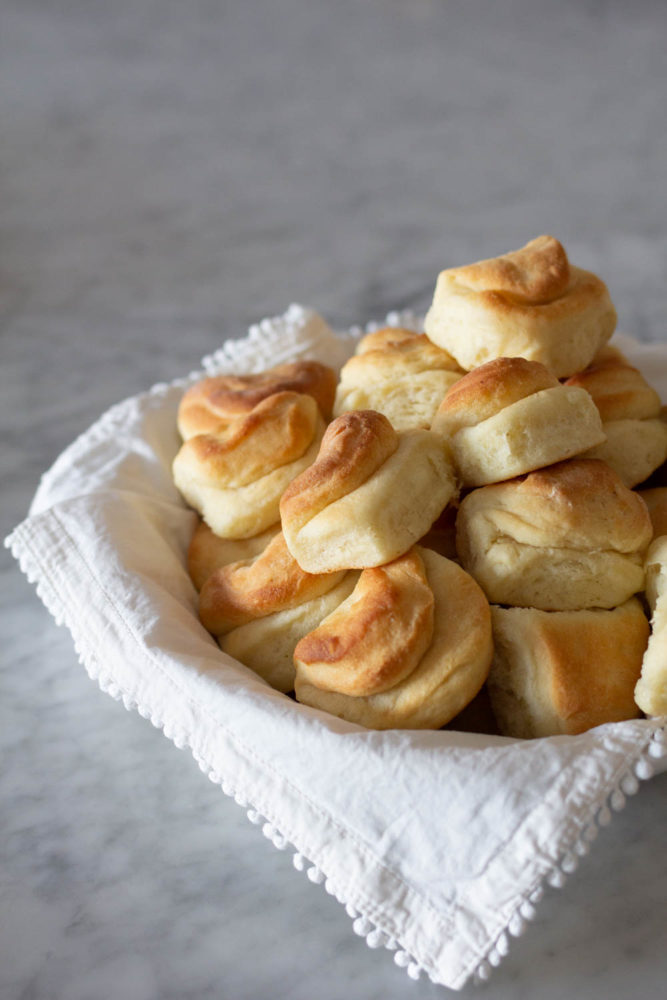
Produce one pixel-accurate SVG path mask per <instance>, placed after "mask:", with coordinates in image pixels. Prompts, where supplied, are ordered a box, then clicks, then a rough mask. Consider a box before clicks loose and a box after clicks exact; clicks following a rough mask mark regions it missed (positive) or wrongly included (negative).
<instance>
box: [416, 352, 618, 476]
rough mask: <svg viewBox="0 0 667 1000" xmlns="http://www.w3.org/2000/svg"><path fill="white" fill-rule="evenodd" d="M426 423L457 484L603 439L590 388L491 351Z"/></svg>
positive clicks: (527, 468)
mask: <svg viewBox="0 0 667 1000" xmlns="http://www.w3.org/2000/svg"><path fill="white" fill-rule="evenodd" d="M431 429H432V431H433V432H434V433H435V434H437V435H438V436H439V437H442V438H443V440H444V441H446V442H447V443H448V445H449V447H450V448H451V452H452V456H453V459H454V465H455V467H456V471H457V474H458V477H459V480H460V482H461V483H462V485H464V486H483V485H486V484H488V483H497V482H501V481H502V480H504V479H511V478H513V477H514V476H519V475H521V474H522V473H524V472H531V471H532V470H533V469H539V468H542V467H543V466H545V465H552V464H553V463H555V462H559V461H561V460H562V459H565V458H571V457H572V456H573V455H578V454H579V453H580V452H583V451H586V450H587V449H589V448H591V447H592V446H593V445H597V444H600V443H601V442H603V441H604V440H605V436H604V432H603V430H602V422H601V420H600V415H599V413H598V411H597V409H596V407H595V404H594V403H593V401H592V399H591V397H590V395H589V394H588V393H587V392H586V391H585V389H582V388H579V387H577V386H563V385H561V383H560V382H559V381H558V379H557V378H556V376H555V375H552V373H551V372H549V371H547V369H546V368H545V367H544V365H541V364H539V363H538V362H537V361H526V360H525V359H524V358H496V359H495V360H494V361H489V362H487V363H486V364H485V365H481V366H480V367H479V368H475V369H474V371H471V372H469V373H468V374H467V375H464V377H463V378H462V379H460V380H459V381H458V382H457V383H456V384H455V385H453V386H452V387H451V389H449V391H448V392H447V395H446V396H445V398H444V399H443V401H442V402H441V404H440V406H439V408H438V411H437V413H436V415H435V418H434V420H433V424H432V427H431Z"/></svg>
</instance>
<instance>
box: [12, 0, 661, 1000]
mask: <svg viewBox="0 0 667 1000" xmlns="http://www.w3.org/2000/svg"><path fill="white" fill-rule="evenodd" d="M666 29H667V8H666V7H665V5H663V4H661V3H659V2H657V0H655V2H651V0H645V2H642V3H640V4H638V5H633V6H632V7H629V6H627V5H621V4H618V3H615V2H601V3H587V4H580V3H574V2H572V0H566V2H565V3H563V4H558V5H556V4H549V3H547V2H546V0H538V2H536V3H529V2H528V0H500V2H499V3H497V4H494V5H490V4H485V3H483V2H482V0H470V2H468V3H466V4H453V3H441V2H437V0H412V2H411V3H409V4H400V3H398V2H396V0H369V2H367V3H365V4H363V5H359V4H354V3H352V2H351V0H342V2H340V3H336V4H326V5H325V4H313V3H306V2H305V0H285V2H282V3H280V4H273V5H271V4H263V3H258V4H247V3H241V2H240V0H232V2H230V3H226V4H211V3H208V2H206V0H194V2H193V3H190V4H186V5H183V4H180V5H179V4H172V3H169V2H167V3H165V2H163V0H138V2H134V0H133V2H130V0H117V2H114V3H113V4H106V5H100V4H97V5H85V4H81V3H78V2H76V0H63V2H62V3H59V4H49V3H46V2H44V0H37V2H35V3H31V4H26V3H23V2H20V0H8V2H7V3H5V4H4V5H3V28H2V32H1V33H0V105H1V107H2V121H3V125H2V135H3V141H2V145H1V147H0V162H1V165H2V174H1V176H2V187H3V194H2V198H0V230H1V233H2V246H3V251H2V257H1V259H0V331H1V334H0V336H1V340H0V350H1V352H2V365H1V368H0V373H1V374H0V377H1V378H2V392H1V394H0V406H1V407H2V427H3V436H4V445H5V446H4V448H3V450H2V452H1V453H0V462H1V471H2V483H3V504H2V509H1V511H0V519H1V520H2V525H1V528H2V533H3V535H4V534H6V533H7V531H9V529H10V528H11V527H12V526H13V525H14V524H15V523H17V522H18V521H19V520H20V519H21V518H22V517H23V516H24V515H25V513H26V511H27V508H28V505H29V502H30V497H31V495H32V493H33V492H34V489H35V487H36V485H37V482H38V480H39V476H40V473H41V472H42V471H43V470H44V469H45V468H46V467H47V466H48V465H49V464H50V463H51V462H52V461H53V459H54V458H55V457H56V455H57V454H58V453H59V452H60V450H61V449H62V448H63V447H65V446H66V445H67V444H68V443H69V442H70V441H71V440H72V439H73V438H74V437H75V436H76V435H77V434H78V433H80V432H81V431H83V430H84V429H85V428H86V427H87V426H88V425H89V424H90V423H91V422H92V421H93V420H94V419H95V418H96V417H97V416H98V415H99V414H100V413H101V412H102V411H103V410H104V409H105V408H106V407H108V406H109V405H111V404H112V403H114V402H116V401H117V400H119V399H121V398H123V397H125V396H128V395H131V394H133V393H135V392H138V391H140V390H142V389H145V388H147V387H148V386H150V385H151V384H153V383H154V382H157V381H160V380H164V379H171V378H174V377H176V376H179V375H182V374H186V373H187V372H189V371H190V370H191V369H192V368H195V367H197V366H198V363H199V359H200V357H201V356H202V355H204V354H208V353H210V352H211V351H212V350H214V349H215V348H216V347H217V346H218V345H219V344H220V343H221V342H222V340H223V339H224V338H226V337H235V336H239V335H241V334H243V333H244V332H245V329H246V327H247V325H248V324H249V323H250V322H253V321H255V320H257V319H258V318H260V317H262V316H264V315H270V314H274V313H278V312H282V311H283V310H284V309H285V307H286V306H287V305H288V303H289V302H291V301H294V300H296V301H302V302H305V303H308V304H311V305H313V306H314V307H316V308H317V309H319V310H320V311H321V312H322V313H323V314H324V315H325V317H326V318H328V319H329V320H330V321H331V322H333V323H335V324H338V325H348V324H350V323H355V322H365V321H366V320H368V319H371V318H374V317H382V316H383V315H384V313H386V312H387V311H388V310H389V309H393V308H396V307H403V306H406V307H412V308H415V309H418V310H421V309H424V308H425V307H427V305H428V301H429V296H430V294H431V291H432V288H433V284H434V280H435V276H436V274H437V272H438V270H439V269H441V268H442V267H444V266H450V265H453V264H457V263H462V262H465V261H468V260H472V259H476V258H479V257H481V256H488V255H491V254H495V253H497V252H501V251H503V250H507V249H510V248H513V247H515V246H518V245H520V244H521V243H523V242H525V240H527V239H529V238H531V237H532V236H534V235H536V234H537V233H539V232H544V231H546V232H553V233H554V235H557V236H559V237H560V238H561V239H562V240H563V242H564V243H565V245H566V246H567V248H568V250H569V251H570V254H571V257H572V258H573V260H574V261H575V262H576V263H578V264H580V265H581V266H584V267H588V268H590V269H592V270H595V271H597V272H598V273H599V274H601V276H602V277H603V278H604V279H605V280H606V281H607V283H608V284H609V287H610V290H611V293H612V297H613V299H614V301H615V303H616V305H617V307H618V311H619V317H620V326H621V328H622V329H624V330H626V331H627V332H628V333H631V334H633V335H634V336H636V337H638V338H639V339H642V340H653V341H664V340H665V339H666V336H667V335H666V332H665V325H664V316H665V286H666V281H665V278H666V277H667V275H666V274H665V260H667V252H666V251H667V226H666V222H667V219H666V214H667V201H666V200H665V197H664V166H665V154H666V153H667V148H666V139H665V137H666V136H667V101H665V72H664V65H665V64H664V51H665V42H666V41H667V32H666ZM0 558H1V564H0V574H1V581H2V587H1V589H0V603H1V607H2V616H3V628H2V637H3V642H2V654H1V655H0V662H1V670H0V683H1V685H2V692H1V695H0V706H1V707H0V713H1V724H0V748H1V755H2V767H1V768H0V801H1V803H2V805H1V807H0V842H1V843H2V861H1V866H0V996H2V998H3V1000H4V998H5V997H6V998H7V1000H18V998H25V1000H47V998H48V1000H100V998H102V1000H121V998H122V1000H153V998H160V1000H208V998H221V1000H223V998H224V1000H259V998H263V997H267V996H278V997H289V998H291V1000H312V998H313V997H317V998H318V1000H334V998H339V997H341V996H350V997H355V998H356V997H358V998H364V1000H375V998H378V1000H379V998H383V1000H393V998H396V1000H397V998H399V997H401V998H402V997H405V996H408V995H411V996H414V997H415V998H427V997H436V996H443V995H444V994H443V991H442V989H440V988H438V987H435V986H432V985H431V984H430V983H428V982H427V981H426V980H423V979H422V980H421V981H420V982H419V983H415V984H413V983H411V982H410V981H409V980H408V979H407V978H406V976H405V973H404V972H403V971H402V970H400V969H398V968H397V967H396V966H395V965H394V964H393V962H392V961H391V956H390V955H389V953H387V952H384V951H371V950H370V949H368V948H367V947H366V945H365V943H364V941H363V939H360V938H357V937H355V935H354V934H353V932H352V926H351V922H350V920H349V918H348V917H347V915H346V914H345V912H344V910H343V909H342V908H341V907H340V906H339V905H338V904H337V903H336V902H335V901H334V900H333V899H332V898H330V897H329V896H327V895H326V893H325V892H324V891H323V889H322V888H319V887H316V886H313V885H312V884H311V883H310V882H309V881H308V879H307V878H306V877H305V876H304V875H301V874H297V873H295V871H294V869H293V866H292V864H291V856H290V854H289V853H288V852H285V853H279V852H278V851H276V850H275V849H274V848H273V846H272V845H271V844H270V843H269V842H268V841H267V840H265V839H264V838H263V837H262V836H261V833H260V832H259V831H258V829H257V828H256V827H253V826H251V825H250V824H249V823H248V820H247V818H246V815H245V813H244V811H243V810H241V809H239V808H238V806H236V805H235V804H234V803H233V802H232V801H230V800H229V799H226V798H225V797H224V796H223V795H222V794H221V792H220V791H219V789H217V788H216V787H214V786H213V785H212V784H211V783H210V782H208V781H206V780H205V779H204V778H203V776H202V774H201V772H200V771H199V769H198V768H197V766H196V765H195V763H194V762H193V761H192V759H191V758H190V757H189V756H188V755H187V754H186V753H178V752H177V751H176V750H175V749H174V748H173V747H172V746H171V745H170V744H169V743H168V742H167V741H166V740H165V739H164V738H163V737H162V736H161V735H160V734H159V733H157V732H156V731H155V730H154V729H153V728H152V727H151V726H150V725H149V724H147V723H146V722H145V720H143V719H141V718H140V717H139V716H138V715H136V714H128V713H126V712H125V711H123V709H122V707H121V706H120V705H119V704H117V703H116V702H114V701H112V700H111V699H109V698H108V697H106V696H104V695H102V694H101V693H100V692H99V690H98V689H97V687H96V686H95V685H93V684H91V682H90V681H89V680H88V678H87V677H86V675H85V673H84V671H83V670H82V668H81V667H80V665H79V664H78V663H77V660H76V656H75V654H74V651H73V648H72V644H71V640H70V638H69V635H68V634H67V633H66V632H65V631H64V630H63V629H57V628H56V626H55V625H54V624H53V622H52V621H51V619H50V618H49V616H48V615H47V613H46V612H45V611H44V609H43V608H42V607H41V605H40V604H39V602H38V600H37V598H36V597H35V595H34V593H33V592H32V588H31V587H30V586H29V585H28V583H27V582H26V581H25V579H23V577H22V576H21V575H20V574H19V572H18V570H17V568H16V566H15V565H14V564H13V562H12V561H11V559H10V557H9V555H8V554H7V553H5V552H3V553H2V556H1V557H0ZM666 793H667V775H662V776H660V777H657V778H655V779H653V780H652V781H650V782H648V783H645V784H643V786H642V789H641V791H640V793H639V795H638V796H637V797H636V798H635V799H633V800H632V801H631V802H630V803H629V805H628V807H627V809H626V810H625V811H624V812H622V813H620V814H619V815H617V816H615V817H614V821H613V824H612V826H611V827H610V828H609V829H607V830H603V831H602V832H601V833H600V836H599V838H598V841H597V843H596V844H595V847H594V849H593V852H592V854H591V856H590V857H588V858H587V859H586V860H585V861H583V862H582V864H581V867H580V869H579V871H578V872H577V874H576V875H575V876H574V877H573V878H572V879H571V880H570V882H569V883H568V884H567V885H566V887H565V888H564V889H563V890H561V891H558V892H556V891H549V892H548V893H547V896H546V898H545V900H544V901H543V902H542V903H541V904H540V907H539V910H538V915H537V919H536V921H535V922H534V924H532V925H531V926H530V927H529V929H528V931H527V933H526V934H525V935H524V936H523V937H522V938H520V939H518V940H516V941H514V942H513V944H512V950H511V953H510V956H509V957H508V959H507V960H506V962H505V963H504V965H503V966H502V967H501V968H500V969H499V970H498V971H497V972H495V973H494V976H493V978H492V980H491V981H490V983H489V984H488V985H486V986H484V987H482V988H481V989H478V988H473V987H469V988H467V989H465V990H464V991H463V992H462V994H461V995H462V996H464V997H472V996H476V995H480V996H488V997H491V998H493V1000H510V998H512V1000H524V998H525V1000H561V998H563V997H572V996H580V995H586V996H587V997H589V998H590V1000H602V998H605V1000H625V998H627V997H628V996H631V995H635V994H637V993H641V994H642V995H646V996H656V997H657V996H660V995H662V993H663V992H664V981H665V974H666V972H667V960H666V959H665V948H664V933H665V922H664V908H665V897H666V894H667V870H666V867H665V860H664V859H665V851H664V841H665V832H664V831H665V828H666V820H667V795H666Z"/></svg>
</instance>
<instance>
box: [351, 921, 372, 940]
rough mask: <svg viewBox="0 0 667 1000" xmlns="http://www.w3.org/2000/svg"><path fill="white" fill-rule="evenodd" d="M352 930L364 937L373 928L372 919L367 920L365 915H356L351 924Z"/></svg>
mask: <svg viewBox="0 0 667 1000" xmlns="http://www.w3.org/2000/svg"><path fill="white" fill-rule="evenodd" d="M352 930H353V931H354V933H355V934H358V935H359V937H366V935H367V934H370V932H371V931H373V930H375V927H374V926H373V922H372V920H368V919H367V917H357V919H356V920H355V921H354V922H353V924H352Z"/></svg>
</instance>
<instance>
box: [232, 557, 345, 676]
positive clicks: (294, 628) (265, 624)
mask: <svg viewBox="0 0 667 1000" xmlns="http://www.w3.org/2000/svg"><path fill="white" fill-rule="evenodd" d="M336 575H337V574H336ZM358 578H359V573H358V572H354V571H353V572H350V573H345V574H344V575H343V578H342V579H341V580H340V581H339V583H337V584H336V585H335V586H334V587H332V589H331V590H328V591H327V592H326V593H324V594H321V595H320V596H319V597H313V598H311V599H310V600H308V601H304V603H303V604H297V605H295V606H294V607H291V608H287V609H285V610H284V611H276V612H274V613H273V614H269V615H264V617H262V618H255V619H254V620H253V621H250V622H248V623H247V624H246V625H240V626H239V627H238V628H235V629H232V631H231V632H227V633H226V635H222V636H220V638H219V639H218V643H219V645H220V648H221V649H222V650H223V652H225V653H228V654H229V656H233V657H234V659H235V660H238V661H239V662H240V663H243V664H245V666H246V667H249V668H250V669H251V670H254V672H255V673H256V674H259V676H260V677H263V678H264V680H265V681H266V682H267V683H268V684H270V685H271V687H273V688H275V689H276V690H277V691H282V692H283V693H286V692H288V691H292V690H293V688H294V660H293V657H294V649H295V647H296V644H297V643H298V641H299V640H300V639H302V638H303V636H305V635H307V634H308V633H309V632H312V631H313V629H315V628H317V626H318V625H319V624H320V622H321V621H322V620H323V619H324V618H326V617H327V615H329V614H331V612H332V611H334V610H335V609H336V608H337V607H338V605H339V604H340V603H341V602H342V601H344V600H345V598H346V597H348V596H349V595H350V594H351V592H352V590H353V589H354V586H355V584H356V582H357V580H358Z"/></svg>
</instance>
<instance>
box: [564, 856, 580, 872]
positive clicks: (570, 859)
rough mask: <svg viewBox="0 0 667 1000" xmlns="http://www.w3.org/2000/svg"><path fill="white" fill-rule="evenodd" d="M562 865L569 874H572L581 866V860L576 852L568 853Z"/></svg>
mask: <svg viewBox="0 0 667 1000" xmlns="http://www.w3.org/2000/svg"><path fill="white" fill-rule="evenodd" d="M560 866H561V868H562V870H563V871H564V872H565V873H566V874H567V875H571V874H572V872H574V871H576V870H577V868H578V867H579V861H578V859H577V858H576V857H575V856H574V854H566V855H565V857H564V858H563V860H562V861H561V863H560Z"/></svg>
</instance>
